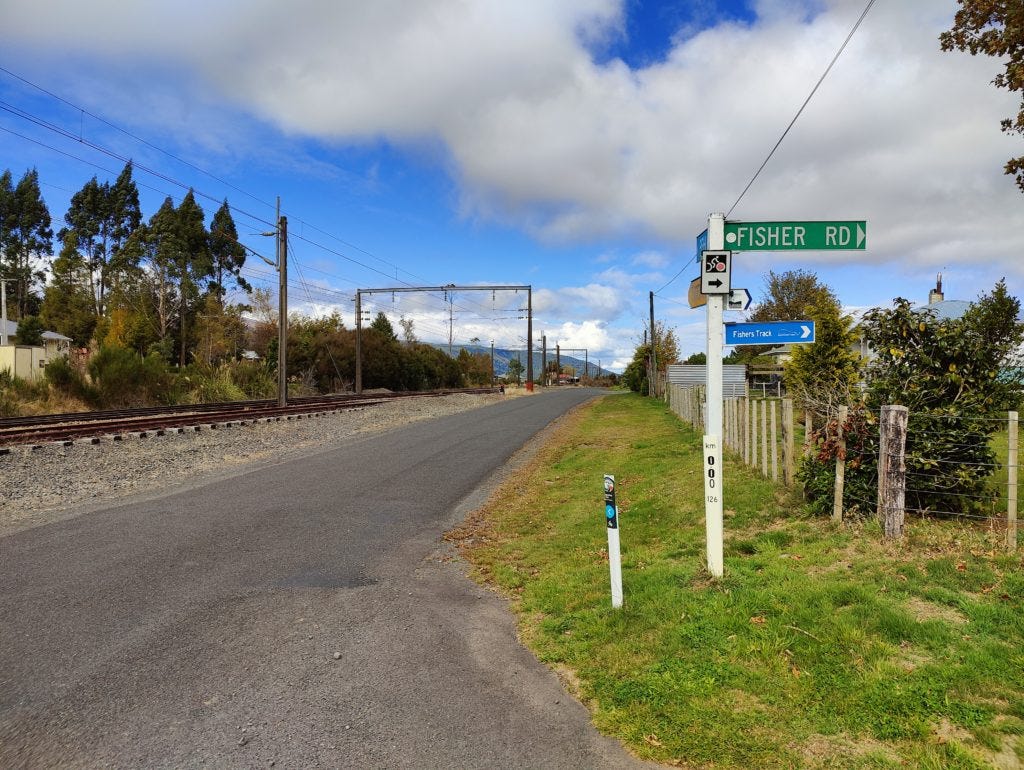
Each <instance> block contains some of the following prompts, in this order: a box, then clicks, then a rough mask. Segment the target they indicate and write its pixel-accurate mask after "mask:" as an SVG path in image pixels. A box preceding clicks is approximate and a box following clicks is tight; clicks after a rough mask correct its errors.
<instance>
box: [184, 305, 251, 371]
mask: <svg viewBox="0 0 1024 770" xmlns="http://www.w3.org/2000/svg"><path fill="white" fill-rule="evenodd" d="M195 333H196V340H197V349H196V356H195V357H196V359H197V360H199V361H202V362H203V363H204V364H206V365H207V366H212V365H215V364H219V363H221V362H223V361H225V360H232V359H234V358H235V357H236V356H237V355H238V354H239V352H240V351H241V349H242V345H243V344H244V341H245V324H244V323H243V322H242V309H241V307H240V306H239V305H227V306H225V305H224V303H223V302H222V301H221V299H220V297H218V296H217V294H216V293H213V292H211V293H209V294H207V295H206V297H205V299H204V301H203V306H202V312H200V313H199V314H198V317H197V320H196V327H195Z"/></svg>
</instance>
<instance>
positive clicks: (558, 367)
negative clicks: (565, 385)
mask: <svg viewBox="0 0 1024 770" xmlns="http://www.w3.org/2000/svg"><path fill="white" fill-rule="evenodd" d="M555 384H556V385H561V384H562V346H561V345H560V344H559V343H557V342H556V343H555Z"/></svg>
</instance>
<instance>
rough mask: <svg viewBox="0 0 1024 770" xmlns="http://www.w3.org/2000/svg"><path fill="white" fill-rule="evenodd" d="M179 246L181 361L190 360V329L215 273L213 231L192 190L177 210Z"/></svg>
mask: <svg viewBox="0 0 1024 770" xmlns="http://www.w3.org/2000/svg"><path fill="white" fill-rule="evenodd" d="M177 219H178V228H179V230H178V235H179V237H180V242H179V248H178V249H176V250H175V252H174V253H173V254H172V260H173V266H174V276H175V277H176V278H177V280H178V331H179V335H180V348H179V358H178V363H179V364H181V365H182V366H184V365H185V364H186V363H188V345H189V338H188V329H189V327H190V319H191V318H192V317H193V316H194V315H195V313H196V310H197V307H198V304H199V301H200V294H201V290H202V288H203V285H204V284H205V283H206V281H207V280H208V279H209V278H210V277H211V276H212V275H213V258H212V256H211V254H210V234H209V233H208V232H207V230H206V222H205V217H204V215H203V209H202V207H201V206H200V205H199V204H198V203H196V198H195V195H194V194H193V192H192V191H191V190H189V191H188V193H187V194H186V195H185V197H184V198H183V199H182V201H181V204H180V205H179V206H178V211H177Z"/></svg>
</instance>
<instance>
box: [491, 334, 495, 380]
mask: <svg viewBox="0 0 1024 770" xmlns="http://www.w3.org/2000/svg"><path fill="white" fill-rule="evenodd" d="M491 385H494V340H491Z"/></svg>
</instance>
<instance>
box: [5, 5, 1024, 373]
mask: <svg viewBox="0 0 1024 770" xmlns="http://www.w3.org/2000/svg"><path fill="white" fill-rule="evenodd" d="M623 7H624V2H623V0H564V1H563V2H558V3H551V2H546V1H545V0H532V1H531V0H524V1H523V2H516V3H509V2H505V1H504V0H474V1H473V2H467V0H431V2H426V1H424V2H417V3H409V2H404V0H378V1H377V2H373V3H337V2H333V0H297V1H296V2H292V3H287V4H282V3H279V2H271V0H228V1H227V2H222V3H215V4H209V3H198V2H196V1H195V0H187V1H186V2H182V3H175V4H171V3H168V2H160V1H159V0H142V1H140V2H137V3H124V2H122V1H121V0H94V1H93V2H89V3H82V2H80V0H48V1H47V2H46V3H43V4H39V3H36V2H29V1H28V0H9V2H6V3H5V4H4V8H3V11H2V13H0V45H4V46H5V48H8V50H18V49H24V48H26V47H33V48H35V49H37V50H38V49H49V50H50V51H51V52H52V56H53V57H54V58H55V59H56V60H66V59H67V58H69V57H70V58H73V57H75V56H83V57H84V56H100V57H105V58H106V59H107V61H108V62H109V64H110V67H111V71H112V72H113V71H118V72H121V73H122V74H121V75H120V76H119V77H120V80H119V81H116V82H114V83H112V84H111V86H110V87H109V88H108V89H107V90H106V91H105V92H104V93H102V94H96V95H94V98H96V99H98V100H104V101H103V103H116V102H117V101H120V102H121V103H130V102H135V101H137V102H138V103H140V104H143V105H144V108H143V109H142V110H141V112H144V113H146V114H147V115H149V116H150V117H151V118H152V120H153V121H154V122H155V123H160V124H166V125H172V126H173V125H183V126H184V125H188V126H190V127H191V128H192V131H191V135H192V136H194V137H195V136H197V134H198V139H197V141H201V142H203V143H204V144H205V146H207V147H209V148H213V149H217V148H221V149H230V148H231V147H232V139H233V138H235V137H233V136H232V134H231V131H229V130H228V129H227V128H226V127H223V126H220V127H218V126H217V125H216V124H215V122H214V121H213V120H211V119H209V118H210V117H211V116H212V115H213V114H214V111H215V109H216V106H217V104H218V103H222V102H229V103H232V104H234V105H236V106H238V107H241V108H242V109H245V110H248V111H250V112H252V113H253V114H255V115H257V116H259V117H262V118H264V119H266V120H267V121H269V122H271V123H273V124H275V125H276V126H278V127H280V128H282V129H284V130H285V131H287V132H291V133H293V134H295V135H298V136H313V137H319V138H322V139H325V140H331V141H341V142H357V143H359V142H371V141H376V140H378V139H381V138H383V139H385V140H388V141H391V142H394V143H398V144H400V145H406V146H413V147H416V148H418V149H422V148H423V147H425V146H426V147H432V148H441V149H442V153H441V155H440V157H441V158H442V161H441V162H444V163H446V164H449V166H450V170H451V172H452V174H453V176H454V177H455V178H456V179H457V180H458V182H459V185H460V191H459V195H460V196H461V199H460V201H459V206H460V208H461V211H462V213H463V214H464V215H466V216H469V217H480V218H485V219H488V220H498V221H500V222H503V223H509V224H513V225H516V226H519V227H522V228H524V229H527V230H528V231H530V232H532V233H534V234H536V235H538V236H539V237H542V238H545V239H551V240H556V241H581V240H582V241H590V240H594V239H597V238H601V237H604V236H608V235H611V236H616V237H628V236H632V235H635V234H637V233H640V234H646V235H648V236H653V237H654V238H658V239H664V240H665V241H668V242H671V243H681V244H686V245H689V244H691V243H692V239H693V237H694V235H695V234H696V233H697V232H698V231H699V230H701V229H703V226H704V224H703V223H704V220H705V217H706V214H707V213H708V212H709V211H712V210H725V209H727V208H728V207H729V206H730V205H731V204H732V202H733V200H734V199H735V198H736V196H737V195H738V194H739V192H740V191H741V190H742V189H743V187H744V185H745V184H746V183H747V181H748V179H749V178H750V175H751V174H752V173H753V171H754V169H756V168H757V166H758V165H759V164H760V163H761V161H762V160H763V158H764V156H765V154H766V153H767V151H768V150H769V149H770V147H771V146H772V144H773V143H774V142H775V140H776V139H777V137H778V136H779V134H780V132H781V131H782V130H783V128H785V126H786V125H787V123H788V122H789V120H790V119H791V118H792V116H793V114H794V112H795V110H796V109H797V107H798V106H799V105H800V104H801V103H802V102H803V100H804V98H805V97H806V95H807V94H808V92H809V91H810V89H811V87H812V86H813V85H814V83H815V82H816V81H817V79H818V77H819V76H820V74H821V72H822V71H823V69H824V66H825V65H826V63H827V62H828V61H829V60H830V59H831V57H832V55H833V54H834V52H835V51H836V49H837V47H838V45H839V44H840V42H841V41H842V40H843V38H844V37H845V36H846V34H847V32H848V31H849V29H850V27H851V25H852V24H853V22H854V20H855V19H856V17H857V15H858V14H859V13H860V11H861V9H862V8H863V3H862V0H814V1H813V2H812V0H805V1H801V2H796V1H795V0H759V1H758V2H757V3H756V4H755V9H756V12H757V15H758V18H757V20H756V21H755V22H754V23H752V24H745V23H744V24H739V23H722V24H719V25H718V26H716V27H712V28H708V29H703V30H698V29H695V28H694V27H692V26H691V27H687V28H683V29H681V30H679V31H678V33H677V35H676V37H675V38H674V40H675V43H674V47H673V48H672V50H671V51H670V53H669V55H668V56H667V57H666V58H665V59H664V60H663V61H656V62H653V63H652V64H650V65H649V66H646V67H643V68H639V69H630V68H629V67H628V66H627V65H625V64H624V63H623V62H621V61H618V60H612V61H610V62H607V63H605V64H598V63H596V62H595V61H594V59H593V58H592V56H591V55H590V53H589V52H588V46H591V45H592V44H593V43H594V41H601V40H602V39H607V38H609V37H615V36H616V35H622V34H624V25H623V19H622V17H623ZM952 12H953V8H952V7H951V6H950V4H942V3H940V4H936V3H935V2H934V0H900V2H897V3H878V4H877V5H876V6H875V7H874V8H873V9H872V11H871V13H870V14H869V15H868V17H867V20H866V21H865V23H864V25H863V26H862V27H861V29H860V30H859V31H858V33H857V35H856V36H855V37H854V38H853V41H852V43H851V44H850V46H849V48H848V49H847V51H846V52H845V53H844V54H843V56H842V57H841V58H840V60H839V61H838V63H837V65H836V66H835V68H834V69H833V71H832V72H831V74H830V75H829V77H828V78H827V79H826V80H825V82H824V84H823V85H822V87H821V89H820V90H819V91H818V93H817V95H816V96H815V97H814V99H813V100H812V101H811V102H810V105H809V106H808V108H807V110H806V112H805V113H804V115H803V116H802V117H801V119H800V120H799V121H798V122H797V123H796V125H795V127H794V128H793V130H792V132H791V133H790V135H789V136H788V138H787V139H786V140H785V142H784V143H783V144H782V146H781V147H780V149H779V151H778V152H777V154H776V156H775V157H774V158H773V159H772V160H771V162H770V163H769V164H768V166H767V167H766V169H765V171H764V172H763V174H762V176H761V177H760V179H759V180H758V181H757V182H756V183H755V185H754V186H753V188H752V189H751V191H750V193H748V195H747V196H746V197H745V198H744V199H743V201H742V202H741V204H740V205H739V206H738V207H737V208H736V211H735V212H734V214H733V216H734V217H735V218H742V219H748V220H757V219H867V220H868V223H869V225H868V246H869V250H868V251H867V252H864V253H847V252H832V253H820V254H808V255H807V256H806V258H805V259H804V260H803V261H804V262H805V263H807V264H810V265H812V266H813V265H815V264H818V265H822V266H824V265H826V264H828V263H855V264H863V265H864V266H865V269H866V270H868V271H869V270H870V265H871V264H872V263H898V264H899V265H900V266H901V269H903V270H905V271H906V274H907V275H909V276H913V277H914V278H915V279H916V277H917V276H919V275H921V274H927V273H933V272H935V271H937V270H946V271H948V272H949V273H950V274H951V275H955V274H956V273H957V272H958V271H959V272H961V273H963V274H964V275H965V276H968V277H969V276H970V275H971V274H972V271H974V272H975V273H977V272H978V271H981V270H984V271H985V280H986V281H987V280H988V277H989V275H990V274H991V275H994V276H995V277H998V276H999V275H1007V277H1008V278H1010V279H1011V280H1015V281H1018V282H1020V281H1024V261H1022V260H1020V255H1021V253H1022V251H1024V207H1022V206H1021V199H1020V193H1019V192H1018V191H1017V190H1016V188H1015V187H1014V185H1013V184H1012V182H1011V180H1010V179H1009V178H1008V177H1005V176H1004V175H1003V174H1002V173H1001V169H1002V165H1003V163H1004V162H1005V161H1006V159H1007V158H1009V157H1011V156H1013V155H1017V154H1020V144H1019V140H1015V139H1014V138H1011V137H1008V136H1005V135H1003V134H1001V133H1000V131H999V125H998V123H999V120H1000V119H1001V118H1003V117H1006V116H1009V115H1011V114H1014V113H1015V112H1016V109H1017V108H1018V106H1019V102H1018V100H1017V98H1016V96H1015V95H1013V94H1009V93H1007V92H1005V91H999V90H997V89H995V88H994V87H993V86H991V84H990V81H991V79H992V77H993V76H994V74H995V73H996V72H997V71H999V63H998V62H997V61H995V60H993V59H990V58H988V57H971V56H968V55H964V54H949V53H943V52H941V51H940V50H939V47H938V40H937V36H938V34H939V33H940V32H941V31H942V30H943V29H945V28H946V27H948V25H949V22H950V19H951V15H952ZM133 73H136V75H137V76H136V75H133ZM159 73H163V76H164V77H165V79H166V80H167V81H168V82H169V81H170V80H171V79H172V77H176V78H179V79H181V78H184V79H186V80H187V81H188V85H187V88H188V96H189V98H185V97H180V98H177V97H175V96H174V95H166V94H165V95H164V96H159V97H158V96H154V95H153V89H149V90H147V89H146V87H145V84H146V83H148V82H150V80H151V79H152V78H153V77H154V75H155V74H159ZM126 84H127V85H126ZM119 89H120V91H119ZM136 112H139V111H136ZM126 114H127V113H126ZM258 139H259V137H258V136H253V135H248V136H244V137H242V141H249V142H257V141H258ZM307 161H308V162H310V163H313V162H314V161H312V159H309V158H307ZM318 173H325V172H324V171H323V169H319V170H318ZM769 259H770V258H768V257H765V256H763V255H757V254H747V255H745V256H744V261H745V263H746V267H745V269H746V270H749V271H750V272H751V273H755V274H759V273H763V272H765V271H766V270H767V269H768V267H769V266H770V262H769V261H768V260H769ZM613 260H614V255H612V254H609V253H605V254H603V255H601V256H599V257H598V258H597V262H598V263H602V262H610V261H613ZM627 260H628V262H629V264H630V265H632V266H633V267H642V268H647V269H649V270H650V271H652V272H649V273H631V272H629V271H628V270H626V269H622V268H621V267H620V268H618V269H616V268H610V269H608V270H606V271H605V272H604V273H602V274H600V275H598V276H595V277H594V278H593V279H592V282H591V283H589V284H586V285H583V286H576V287H567V288H562V289H558V290H550V289H542V290H539V291H536V292H535V295H534V304H535V312H537V313H538V314H542V315H543V314H547V315H548V316H550V317H551V318H552V319H553V322H557V323H562V322H563V321H564V320H565V319H575V320H572V323H581V322H582V319H588V322H589V323H592V324H594V325H595V326H594V328H600V324H610V323H612V322H613V321H615V320H617V319H622V318H624V316H625V315H626V314H627V311H629V309H630V303H631V302H635V301H636V300H635V297H634V296H633V295H632V292H633V290H634V287H637V286H639V285H640V283H643V282H644V281H648V282H651V281H653V280H654V279H655V278H656V277H658V276H661V273H662V272H663V273H664V274H665V275H664V276H661V277H663V278H664V279H665V280H667V277H670V276H671V275H672V274H673V273H674V272H675V269H674V268H673V267H671V265H670V262H669V260H667V259H666V258H665V257H664V256H663V255H662V254H661V253H659V252H654V251H651V252H642V253H639V254H634V255H632V256H631V257H626V256H625V255H624V256H623V258H622V263H623V264H625V263H626V262H627ZM674 261H676V262H677V261H678V260H674ZM980 264H983V267H979V265H980ZM686 277H687V276H685V275H684V276H682V277H681V278H680V279H679V280H680V281H683V280H684V279H685V278H686ZM864 280H871V277H870V272H867V273H866V274H865V277H864ZM951 285H952V284H951ZM990 285H991V282H989V283H988V286H990ZM644 288H647V287H644ZM751 288H752V290H753V291H754V292H755V294H756V293H757V291H756V287H754V286H752V287H751ZM683 293H685V292H683ZM896 293H906V291H905V290H904V289H903V288H902V287H898V288H895V289H894V290H893V294H896ZM967 293H968V294H969V293H971V291H970V290H969V291H968V292H967ZM680 299H681V298H680ZM435 311H437V309H436V308H435ZM441 315H443V314H441V313H440V312H438V317H437V318H433V319H430V321H429V323H430V324H431V325H432V326H433V327H436V328H437V329H440V328H443V327H444V325H445V323H444V319H443V318H441V317H440V316H441ZM680 315H681V317H682V318H685V317H686V315H685V311H684V312H683V313H681V314H680ZM425 323H426V322H425ZM481 336H482V335H481ZM687 339H688V338H687ZM626 360H628V356H627V357H626Z"/></svg>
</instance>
